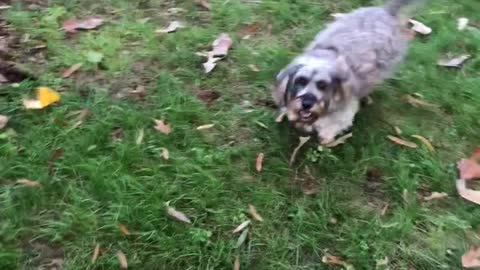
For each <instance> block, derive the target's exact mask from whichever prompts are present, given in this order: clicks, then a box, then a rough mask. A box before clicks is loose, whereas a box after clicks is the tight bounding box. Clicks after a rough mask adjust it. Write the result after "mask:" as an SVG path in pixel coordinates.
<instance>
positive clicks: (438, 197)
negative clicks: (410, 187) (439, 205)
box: [423, 192, 448, 201]
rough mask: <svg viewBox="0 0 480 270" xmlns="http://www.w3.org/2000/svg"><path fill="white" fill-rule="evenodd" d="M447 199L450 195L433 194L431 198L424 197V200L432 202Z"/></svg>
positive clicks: (443, 193) (442, 193)
mask: <svg viewBox="0 0 480 270" xmlns="http://www.w3.org/2000/svg"><path fill="white" fill-rule="evenodd" d="M446 197H448V194H447V193H445V192H432V194H430V195H429V196H427V197H424V198H423V200H425V201H431V200H436V199H443V198H446Z"/></svg>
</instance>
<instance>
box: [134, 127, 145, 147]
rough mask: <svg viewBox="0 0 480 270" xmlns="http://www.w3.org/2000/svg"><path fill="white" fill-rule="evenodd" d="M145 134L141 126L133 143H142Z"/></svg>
mask: <svg viewBox="0 0 480 270" xmlns="http://www.w3.org/2000/svg"><path fill="white" fill-rule="evenodd" d="M144 136H145V131H144V129H143V128H141V129H140V130H139V131H138V134H137V139H136V140H135V144H137V145H140V144H142V143H143V137H144Z"/></svg>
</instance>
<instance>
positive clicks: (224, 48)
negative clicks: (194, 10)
mask: <svg viewBox="0 0 480 270" xmlns="http://www.w3.org/2000/svg"><path fill="white" fill-rule="evenodd" d="M212 45H213V50H212V54H213V57H223V56H225V55H227V54H228V50H230V48H231V47H232V45H233V40H232V39H231V38H230V36H229V35H228V34H226V33H222V34H220V36H219V37H218V38H217V39H216V40H214V41H213V44H212Z"/></svg>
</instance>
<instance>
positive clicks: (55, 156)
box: [47, 148, 63, 166]
mask: <svg viewBox="0 0 480 270" xmlns="http://www.w3.org/2000/svg"><path fill="white" fill-rule="evenodd" d="M61 156H63V150H62V149H60V148H57V149H55V151H53V153H52V155H51V156H50V158H49V159H48V161H47V163H48V164H49V166H51V165H52V164H53V162H55V161H56V160H57V159H59V158H60V157H61Z"/></svg>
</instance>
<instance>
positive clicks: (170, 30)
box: [155, 21, 185, 34]
mask: <svg viewBox="0 0 480 270" xmlns="http://www.w3.org/2000/svg"><path fill="white" fill-rule="evenodd" d="M180 28H185V25H184V24H183V23H181V22H179V21H173V22H171V23H170V24H169V25H168V26H167V27H166V28H162V29H157V30H155V33H157V34H164V33H173V32H176V31H177V30H178V29H180Z"/></svg>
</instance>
